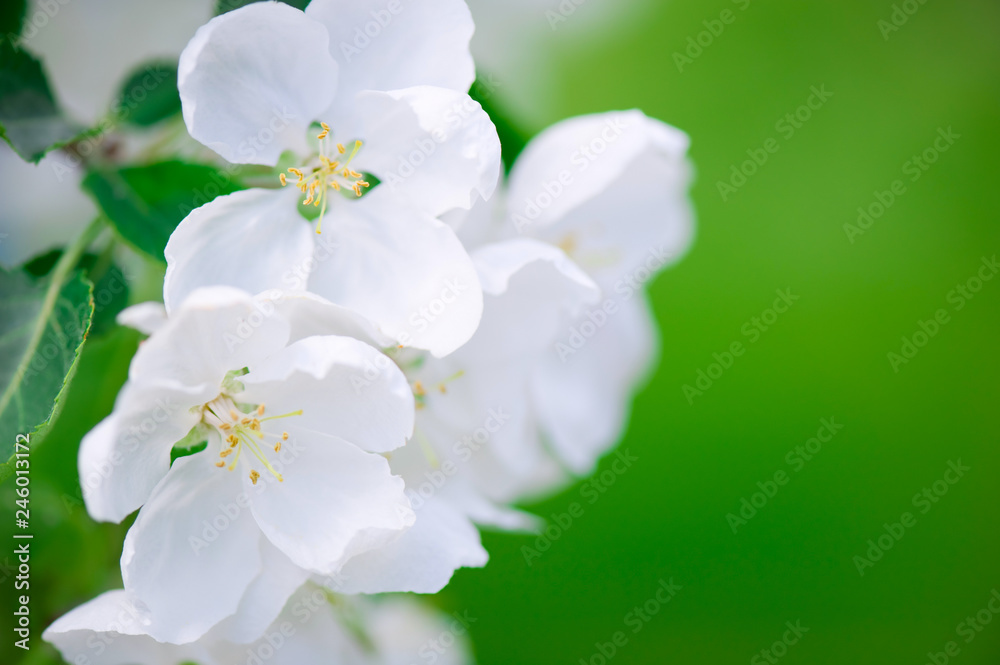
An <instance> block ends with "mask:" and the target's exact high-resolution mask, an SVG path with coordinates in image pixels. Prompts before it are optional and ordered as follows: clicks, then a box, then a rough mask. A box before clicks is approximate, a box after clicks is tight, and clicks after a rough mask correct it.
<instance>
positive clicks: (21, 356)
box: [0, 271, 94, 480]
mask: <svg viewBox="0 0 1000 665" xmlns="http://www.w3.org/2000/svg"><path fill="white" fill-rule="evenodd" d="M60 277H61V274H59V273H54V274H53V277H51V278H49V279H47V280H42V281H36V280H34V279H32V278H31V277H30V276H29V275H27V274H26V273H23V272H16V273H7V272H3V271H0V459H2V460H10V458H11V456H12V455H13V453H14V447H15V446H14V444H15V441H16V438H17V436H18V435H19V434H21V435H34V436H37V435H38V434H41V432H42V429H43V428H44V427H45V426H46V425H48V424H49V423H50V422H51V421H52V420H53V419H54V418H55V416H56V415H57V412H58V409H59V408H60V406H61V404H60V397H61V395H62V394H63V391H64V390H65V388H66V385H67V384H68V383H69V380H70V378H71V377H72V374H73V371H74V369H75V367H76V361H77V358H78V357H79V353H80V347H81V346H82V345H83V340H84V339H85V338H86V336H87V331H88V329H89V328H90V321H91V317H92V315H93V312H94V302H93V299H92V297H91V290H92V285H91V284H90V282H89V281H87V280H86V279H85V278H84V277H83V276H82V275H81V274H79V273H76V274H74V275H72V276H70V277H69V278H68V279H66V280H65V281H62V280H61V279H60ZM53 280H56V281H53ZM33 443H37V440H35V441H33ZM12 470H13V469H12V462H10V461H8V462H7V463H6V464H0V480H3V479H4V478H6V477H7V476H9V475H10V474H11V473H12Z"/></svg>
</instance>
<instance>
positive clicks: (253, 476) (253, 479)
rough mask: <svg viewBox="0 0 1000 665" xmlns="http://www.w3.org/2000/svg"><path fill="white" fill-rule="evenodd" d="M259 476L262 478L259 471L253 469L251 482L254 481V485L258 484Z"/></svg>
mask: <svg viewBox="0 0 1000 665" xmlns="http://www.w3.org/2000/svg"><path fill="white" fill-rule="evenodd" d="M259 478H260V474H259V473H257V472H256V471H251V472H250V482H252V483H253V484H254V485H256V484H257V480H258V479H259Z"/></svg>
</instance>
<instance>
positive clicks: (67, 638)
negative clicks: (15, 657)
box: [43, 585, 472, 665]
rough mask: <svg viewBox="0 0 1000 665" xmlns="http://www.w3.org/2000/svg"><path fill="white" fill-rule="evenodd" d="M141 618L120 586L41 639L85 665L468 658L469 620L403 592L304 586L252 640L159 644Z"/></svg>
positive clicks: (450, 664) (356, 664)
mask: <svg viewBox="0 0 1000 665" xmlns="http://www.w3.org/2000/svg"><path fill="white" fill-rule="evenodd" d="M140 616H141V612H140V610H139V609H138V608H136V607H135V605H134V603H133V602H132V601H131V599H130V598H129V597H128V595H127V594H126V593H125V592H124V591H109V592H107V593H104V594H102V595H100V596H98V597H97V598H95V599H94V600H92V601H90V602H88V603H86V604H84V605H81V606H80V607H78V608H76V609H74V610H73V611H71V612H70V613H69V614H67V615H65V616H63V617H62V618H60V619H58V620H57V621H56V622H55V623H53V624H52V625H51V626H50V627H49V628H48V629H47V630H46V631H45V633H44V635H43V637H44V639H45V640H47V641H48V642H51V643H52V644H54V645H55V646H56V648H58V649H59V651H60V653H61V654H62V655H63V658H65V659H66V661H67V662H71V663H79V662H86V663H90V664H91V665H134V664H135V663H142V664H143V665H177V664H178V663H181V662H196V663H198V664H199V665H234V664H235V663H248V664H257V665H261V664H262V663H270V664H273V665H320V664H321V663H337V665H411V663H414V662H417V661H418V660H420V659H425V658H426V654H428V653H433V655H434V656H435V662H436V663H438V664H439V665H465V664H468V663H472V656H471V653H470V650H469V645H468V639H467V638H466V637H465V635H466V632H467V630H466V629H467V626H466V625H465V624H464V623H462V621H463V620H465V621H466V622H467V621H468V620H467V619H465V618H464V617H463V616H462V615H458V616H457V617H455V618H452V617H448V616H445V615H443V614H440V613H438V612H435V611H432V610H430V609H429V608H427V607H425V606H423V605H421V604H420V603H418V602H416V601H415V600H413V599H412V598H407V597H403V596H399V597H387V598H380V599H375V600H368V599H351V598H345V597H337V598H336V599H335V600H334V602H331V601H330V597H329V594H327V593H326V592H324V591H322V590H320V589H319V588H318V587H316V586H314V585H306V586H304V587H302V589H300V590H299V591H298V592H297V593H295V595H293V596H292V597H291V598H290V599H289V600H288V602H287V604H286V605H285V607H284V610H282V611H281V614H280V615H278V617H277V618H276V619H275V620H274V622H273V623H272V624H270V625H269V626H267V627H266V629H265V630H264V631H263V634H262V636H261V637H260V638H259V639H257V640H255V641H252V642H239V641H235V640H233V639H232V637H231V636H230V635H228V634H227V632H226V630H225V627H224V626H220V627H219V628H216V629H214V630H212V631H211V632H210V633H208V634H207V635H205V636H204V637H203V638H202V639H200V640H198V641H197V642H194V643H191V644H185V645H174V644H162V643H160V642H157V641H156V640H154V639H153V638H152V637H150V636H149V635H148V633H146V631H145V628H144V626H143V624H142V622H141V620H140ZM445 636H450V639H447V647H442V645H443V644H444V643H445V640H443V639H442V638H443V637H445ZM432 645H433V646H436V647H437V648H436V649H434V651H430V649H431V648H432Z"/></svg>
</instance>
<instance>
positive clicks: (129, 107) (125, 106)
mask: <svg viewBox="0 0 1000 665" xmlns="http://www.w3.org/2000/svg"><path fill="white" fill-rule="evenodd" d="M113 106H114V111H113V113H114V115H115V117H117V118H118V119H119V120H120V121H121V122H124V123H126V124H129V125H133V126H135V127H149V126H150V125H154V124H156V123H157V122H160V121H161V120H166V119H167V118H169V117H171V116H173V115H176V114H178V113H180V112H181V96H180V93H178V92H177V63H176V62H153V63H148V64H146V65H143V66H140V67H137V68H136V69H134V70H132V72H131V73H130V74H129V76H128V77H127V78H126V79H125V83H124V84H122V87H121V89H120V90H119V91H118V97H117V98H116V101H115V103H114V105H113Z"/></svg>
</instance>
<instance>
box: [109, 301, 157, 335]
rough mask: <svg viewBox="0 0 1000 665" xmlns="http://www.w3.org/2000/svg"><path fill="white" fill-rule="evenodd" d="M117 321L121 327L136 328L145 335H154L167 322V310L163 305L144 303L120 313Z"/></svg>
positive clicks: (116, 318)
mask: <svg viewBox="0 0 1000 665" xmlns="http://www.w3.org/2000/svg"><path fill="white" fill-rule="evenodd" d="M115 320H116V321H117V322H118V325H120V326H127V327H129V328H134V329H135V330H138V331H139V332H141V333H142V334H144V335H152V334H153V333H154V332H156V331H157V330H159V329H160V328H162V327H163V325H164V324H165V323H166V322H167V310H166V308H165V307H164V306H163V303H159V302H142V303H139V304H138V305H132V306H131V307H126V308H125V309H123V310H122V311H120V312H118V316H116V317H115Z"/></svg>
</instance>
